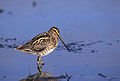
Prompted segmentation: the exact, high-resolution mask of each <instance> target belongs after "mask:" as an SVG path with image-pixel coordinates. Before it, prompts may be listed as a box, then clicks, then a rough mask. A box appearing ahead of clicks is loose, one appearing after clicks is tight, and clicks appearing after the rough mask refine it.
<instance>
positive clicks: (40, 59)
mask: <svg viewBox="0 0 120 81" xmlns="http://www.w3.org/2000/svg"><path fill="white" fill-rule="evenodd" d="M39 61H40V63H42V65H44V63H43V62H42V60H41V56H40V57H39Z"/></svg>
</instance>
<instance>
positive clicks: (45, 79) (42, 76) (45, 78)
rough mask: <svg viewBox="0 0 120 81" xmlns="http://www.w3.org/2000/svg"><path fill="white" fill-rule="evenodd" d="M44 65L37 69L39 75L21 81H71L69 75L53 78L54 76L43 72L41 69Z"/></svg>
mask: <svg viewBox="0 0 120 81" xmlns="http://www.w3.org/2000/svg"><path fill="white" fill-rule="evenodd" d="M43 66H44V65H41V66H40V67H39V66H37V69H38V71H39V73H36V74H33V75H29V76H28V77H27V78H24V79H22V80H20V81H60V79H66V80H67V81H69V79H70V77H71V76H69V75H68V74H65V75H60V76H56V77H55V76H53V75H52V74H50V73H48V72H43V71H42V70H41V69H42V68H43Z"/></svg>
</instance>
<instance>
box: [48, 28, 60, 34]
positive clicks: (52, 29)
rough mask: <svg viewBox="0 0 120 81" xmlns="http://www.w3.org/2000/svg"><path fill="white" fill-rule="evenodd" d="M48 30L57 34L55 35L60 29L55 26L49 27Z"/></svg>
mask: <svg viewBox="0 0 120 81" xmlns="http://www.w3.org/2000/svg"><path fill="white" fill-rule="evenodd" d="M48 32H51V33H52V34H54V35H57V36H58V35H59V34H60V31H59V29H58V28H57V27H52V28H50V30H49V31H48Z"/></svg>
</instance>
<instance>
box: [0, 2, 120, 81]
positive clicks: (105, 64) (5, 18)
mask: <svg viewBox="0 0 120 81" xmlns="http://www.w3.org/2000/svg"><path fill="white" fill-rule="evenodd" d="M52 26H56V27H58V28H59V29H60V35H61V37H62V38H63V40H64V41H65V43H66V44H67V45H70V46H71V49H73V50H74V51H73V52H71V53H69V52H68V51H67V50H64V49H65V48H62V47H63V45H62V43H61V42H60V41H59V42H60V43H59V47H60V48H57V50H55V51H54V52H53V53H51V55H48V56H45V57H43V61H44V62H45V66H44V68H43V71H47V72H50V73H51V74H53V75H54V76H58V75H62V74H65V73H68V74H70V75H71V76H72V77H71V79H70V81H81V80H82V81H84V80H86V81H88V80H89V81H90V80H92V81H108V80H111V79H112V80H113V79H115V81H119V80H120V71H119V68H120V64H119V61H120V50H119V48H120V0H0V80H2V81H17V80H21V79H22V78H25V77H27V76H28V70H29V69H30V72H31V74H35V73H37V72H38V71H37V68H36V57H37V56H34V55H29V54H26V53H22V52H19V51H14V50H13V49H8V48H13V47H14V46H16V45H20V44H24V43H25V42H27V41H28V40H30V39H32V38H33V37H34V36H36V35H38V34H40V33H43V32H47V31H48V30H49V29H50V28H51V27H52ZM6 40H7V41H6ZM11 43H12V44H11ZM13 44H14V46H13ZM9 45H11V46H13V47H9ZM5 46H7V47H5ZM78 51H79V52H78ZM91 53H94V54H91ZM61 59H62V61H61ZM28 68H29V69H28ZM101 72H102V75H103V74H105V75H104V76H108V77H100V76H97V75H98V74H99V73H100V74H101ZM111 76H114V77H111ZM96 77H97V78H96ZM118 77H119V78H118ZM65 81H66V79H65Z"/></svg>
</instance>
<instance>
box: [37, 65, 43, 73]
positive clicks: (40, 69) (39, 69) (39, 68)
mask: <svg viewBox="0 0 120 81" xmlns="http://www.w3.org/2000/svg"><path fill="white" fill-rule="evenodd" d="M42 67H43V65H41V66H40V67H37V69H38V71H39V72H40V73H42Z"/></svg>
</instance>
